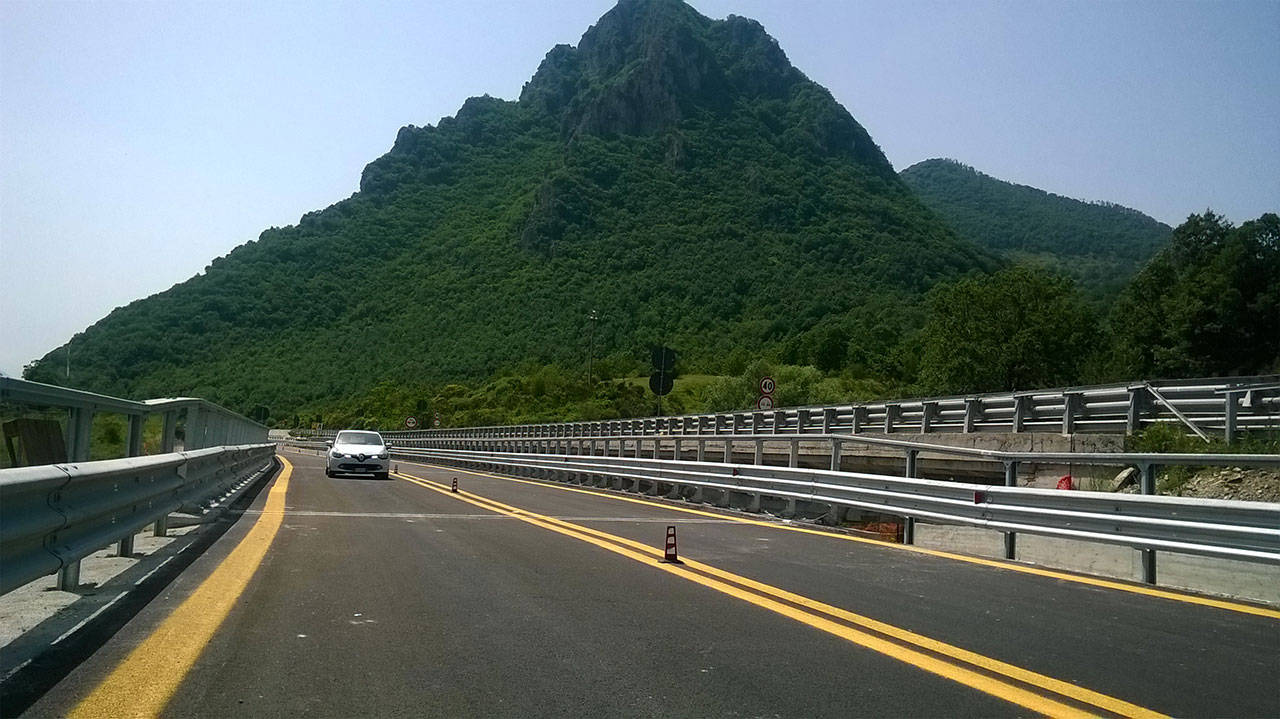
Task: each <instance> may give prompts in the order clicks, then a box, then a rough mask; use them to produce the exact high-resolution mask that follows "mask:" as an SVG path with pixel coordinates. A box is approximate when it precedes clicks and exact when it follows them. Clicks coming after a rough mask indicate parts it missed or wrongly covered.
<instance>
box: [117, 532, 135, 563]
mask: <svg viewBox="0 0 1280 719" xmlns="http://www.w3.org/2000/svg"><path fill="white" fill-rule="evenodd" d="M116 555H117V556H121V557H132V556H133V535H132V534H130V535H129V536H127V537H125V538H123V539H121V540H120V543H119V545H118V546H117V549H116Z"/></svg>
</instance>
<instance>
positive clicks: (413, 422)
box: [404, 417, 418, 429]
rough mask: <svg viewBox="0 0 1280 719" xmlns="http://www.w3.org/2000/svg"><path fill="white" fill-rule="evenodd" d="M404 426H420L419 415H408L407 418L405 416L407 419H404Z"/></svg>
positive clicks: (411, 427)
mask: <svg viewBox="0 0 1280 719" xmlns="http://www.w3.org/2000/svg"><path fill="white" fill-rule="evenodd" d="M404 426H406V427H408V428H409V429H413V428H415V427H417V426H418V418H417V417H406V418H405V420H404Z"/></svg>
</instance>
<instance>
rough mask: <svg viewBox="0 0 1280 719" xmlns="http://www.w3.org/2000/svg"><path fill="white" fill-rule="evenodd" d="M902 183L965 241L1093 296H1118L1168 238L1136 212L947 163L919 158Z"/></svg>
mask: <svg viewBox="0 0 1280 719" xmlns="http://www.w3.org/2000/svg"><path fill="white" fill-rule="evenodd" d="M901 177H902V179H903V181H904V182H906V183H907V185H909V186H910V187H911V189H913V190H915V191H916V194H918V195H919V196H920V199H921V200H923V201H924V203H925V204H926V205H928V206H929V208H930V209H932V210H933V211H934V212H937V213H938V214H939V215H941V216H942V217H943V219H945V220H946V221H947V223H948V224H950V225H951V227H953V228H954V229H955V230H956V232H958V233H960V235H961V236H962V237H964V238H965V239H968V240H970V241H972V242H974V243H976V244H977V245H979V246H982V247H986V248H989V249H991V250H993V251H994V252H997V253H999V254H1000V255H1001V256H1003V257H1005V258H1007V259H1010V260H1012V261H1032V262H1036V263H1040V264H1045V265H1048V266H1049V267H1050V268H1051V269H1055V270H1058V271H1060V272H1064V273H1066V274H1068V275H1070V276H1072V277H1073V278H1074V279H1075V280H1076V281H1077V282H1078V283H1079V284H1080V286H1081V287H1082V288H1084V289H1086V290H1091V291H1093V292H1094V293H1096V294H1102V295H1107V296H1111V295H1114V294H1115V293H1116V292H1117V291H1119V290H1120V288H1121V287H1123V286H1124V283H1125V282H1127V281H1128V280H1129V279H1130V278H1131V277H1132V276H1133V275H1135V274H1137V272H1138V270H1140V269H1141V268H1142V266H1143V264H1144V263H1145V262H1146V261H1147V260H1148V259H1150V258H1151V257H1152V255H1154V254H1155V253H1156V251H1158V250H1159V249H1160V248H1161V247H1163V246H1165V245H1166V244H1168V242H1169V235H1170V233H1171V232H1172V229H1171V228H1170V227H1169V226H1168V225H1166V224H1164V223H1162V222H1159V221H1157V220H1155V219H1153V218H1151V217H1148V216H1146V215H1144V214H1142V213H1141V212H1138V211H1137V210H1131V209H1129V208H1127V207H1121V206H1120V205H1115V204H1111V203H1107V202H1082V201H1080V200H1073V199H1071V198H1069V197H1063V196H1061V195H1055V194H1052V193H1049V192H1045V191H1044V190H1038V189H1036V188H1034V187H1028V186H1026V185H1015V184H1013V183H1011V182H1005V181H1003V180H997V179H996V178H994V177H991V176H989V175H985V174H983V173H981V172H978V171H977V170H975V169H973V168H972V167H969V166H968V165H964V164H961V163H959V162H956V161H954V160H925V161H924V162H920V163H917V164H915V165H912V166H911V167H908V168H907V169H905V170H903V171H902V172H901Z"/></svg>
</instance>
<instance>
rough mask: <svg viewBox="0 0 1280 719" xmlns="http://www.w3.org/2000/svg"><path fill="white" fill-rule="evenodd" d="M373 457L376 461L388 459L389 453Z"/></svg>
mask: <svg viewBox="0 0 1280 719" xmlns="http://www.w3.org/2000/svg"><path fill="white" fill-rule="evenodd" d="M373 456H374V458H375V459H386V458H387V453H386V452H383V453H382V454H375V455H373Z"/></svg>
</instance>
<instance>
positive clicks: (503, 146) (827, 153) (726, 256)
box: [27, 0, 998, 419]
mask: <svg viewBox="0 0 1280 719" xmlns="http://www.w3.org/2000/svg"><path fill="white" fill-rule="evenodd" d="M228 211H232V209H231V208H228ZM997 264H998V260H996V259H995V257H994V255H992V254H990V253H988V252H986V251H984V250H981V249H979V248H977V247H975V246H974V245H973V244H972V243H970V242H968V241H966V240H963V239H960V238H958V237H956V236H955V235H954V234H953V233H952V231H951V230H950V229H948V227H947V226H946V225H945V224H944V223H943V222H942V221H940V220H939V219H938V217H937V216H936V215H934V214H933V213H932V212H931V211H929V210H928V209H927V208H926V207H924V205H922V204H921V203H920V201H919V200H918V199H917V198H916V196H915V195H914V194H913V193H912V192H911V190H910V189H909V188H908V187H907V186H906V185H905V184H904V183H903V182H902V180H901V179H899V177H898V176H897V174H896V173H895V172H894V170H893V168H892V166H891V165H890V164H889V162H888V161H887V160H886V159H885V157H884V155H883V154H882V153H881V151H880V149H879V148H878V147H877V146H876V145H875V143H874V142H873V141H872V139H871V137H870V136H869V135H868V134H867V132H866V131H865V130H864V129H863V128H862V126H861V125H859V124H858V122H857V121H856V120H854V118H853V117H851V116H850V115H849V113H848V112H847V111H845V109H844V108H843V107H841V106H840V105H839V104H838V103H836V101H835V100H834V99H833V98H832V97H831V95H830V93H828V92H827V91H826V90H825V89H824V88H822V87H820V86H819V85H817V84H815V83H813V82H811V81H810V80H808V79H807V78H806V77H805V76H804V75H803V74H802V73H801V72H800V71H798V70H797V69H795V68H794V67H792V65H791V64H790V63H789V62H788V60H787V58H786V56H785V54H784V53H783V51H782V50H781V48H779V47H778V45H777V43H776V42H775V41H774V40H773V39H772V38H770V37H769V36H768V35H767V34H766V33H765V31H764V29H763V28H762V27H761V26H760V25H759V24H757V23H756V22H754V21H752V20H748V19H745V18H741V17H734V16H730V17H729V18H728V19H726V20H722V21H713V20H709V19H707V18H705V17H703V16H701V15H699V14H698V13H697V12H696V11H694V10H693V9H692V8H690V7H689V6H687V5H685V4H684V3H682V2H679V1H678V0H623V2H621V3H619V4H618V6H617V7H615V8H614V9H612V10H610V11H609V12H608V13H607V14H606V15H605V16H603V17H602V18H601V19H600V20H599V21H598V23H597V24H596V25H594V26H593V27H592V28H590V29H589V30H588V31H587V32H586V34H584V35H583V36H582V38H581V40H580V41H579V43H578V45H577V46H576V47H571V46H568V45H560V46H557V47H555V48H554V49H552V50H551V52H549V53H548V54H547V56H546V59H545V60H544V61H543V62H542V64H541V66H540V67H539V68H538V70H537V72H536V74H535V75H534V76H533V78H532V79H531V80H530V82H529V83H527V84H526V86H525V88H524V90H523V92H522V93H521V96H520V98H519V99H518V100H516V101H507V100H500V99H496V98H491V97H479V98H472V99H470V100H468V101H467V102H466V103H465V104H464V105H463V106H462V108H461V109H460V110H459V111H458V113H457V114H456V116H454V117H449V118H444V119H443V120H441V121H440V122H439V123H437V124H436V125H435V126H426V127H415V126H408V127H405V128H403V129H401V130H400V132H399V134H398V135H397V137H396V138H395V143H394V145H393V146H392V148H391V150H390V152H388V153H387V154H386V155H384V156H383V157H381V158H379V159H377V160H375V161H374V162H372V163H371V164H370V165H369V166H368V167H367V168H366V169H365V171H364V174H363V177H362V178H361V182H360V191H359V192H358V193H356V194H355V195H353V196H352V197H350V198H348V199H346V200H343V201H341V202H338V203H337V204H334V205H333V206H331V207H329V208H327V209H325V210H322V211H319V212H314V213H310V214H308V215H306V216H304V217H303V218H302V219H301V221H300V222H299V223H298V224H297V225H295V226H290V227H284V228H272V229H269V230H267V231H265V232H263V233H262V235H261V237H260V238H259V239H258V240H257V241H255V242H251V243H248V244H246V245H244V246H241V247H239V248H237V249H236V250H234V251H233V252H231V253H230V254H229V255H227V256H226V257H222V258H219V259H217V260H215V261H213V262H212V263H211V264H210V265H209V267H208V268H206V270H205V272H203V273H201V274H200V275H198V276H196V277H193V278H192V279H190V280H188V281H186V282H184V283H182V284H179V285H177V286H175V287H173V288H171V289H169V290H167V291H165V292H162V293H160V294H157V295H155V296H152V297H149V298H146V299H143V300H139V301H137V302H134V303H132V304H130V305H128V306H126V307H123V308H120V309H117V310H116V311H114V312H112V313H111V314H110V315H109V316H108V317H106V318H105V319H103V320H102V321H100V322H98V323H97V324H95V325H93V326H92V327H90V328H88V329H87V330H86V331H84V332H83V333H81V334H79V335H77V336H76V337H74V338H73V339H72V341H71V342H72V346H73V350H72V351H73V353H74V356H75V365H76V378H75V379H76V382H75V383H76V384H77V385H78V386H82V387H85V388H89V389H93V390H98V391H103V392H109V393H112V394H117V395H123V396H130V397H154V396H162V395H194V396H202V397H208V398H211V399H213V400H215V401H218V402H221V403H224V404H226V405H228V406H230V407H233V408H236V409H240V410H243V411H250V410H252V409H254V408H257V407H258V406H259V405H263V406H265V408H266V409H267V410H268V412H269V414H270V416H272V417H274V418H276V419H283V418H287V417H289V416H290V415H291V414H292V413H294V412H296V410H297V409H298V408H300V407H309V406H310V407H314V406H321V405H325V404H332V403H335V402H337V401H339V400H340V399H341V398H346V397H351V396H355V395H359V394H361V393H364V392H367V391H369V390H370V389H371V388H372V387H374V386H375V385H377V384H378V383H391V384H393V385H396V384H400V385H403V384H406V383H418V384H422V385H424V386H432V387H437V388H438V387H441V386H443V385H445V384H447V383H449V382H466V383H475V382H479V381H481V380H484V379H485V378H488V377H491V376H493V375H494V373H495V372H498V371H499V370H503V369H506V370H507V371H510V368H511V367H513V366H516V365H517V364H519V363H526V364H528V363H532V364H533V365H534V366H542V365H546V364H553V363H554V364H560V365H564V366H573V367H580V366H581V365H582V364H583V363H584V361H585V359H586V357H587V353H588V351H589V346H592V345H593V346H594V349H595V355H596V356H597V357H598V358H600V360H601V362H602V363H603V364H604V365H606V366H607V365H609V363H612V364H613V365H614V366H619V367H622V366H626V367H629V366H631V365H633V364H634V363H635V360H636V358H642V357H644V356H645V352H646V350H647V348H648V346H649V345H650V344H652V343H654V342H658V341H663V342H666V343H667V344H669V345H671V346H673V347H677V348H679V350H680V352H681V364H682V368H683V370H684V371H686V372H690V371H698V370H702V371H707V372H725V371H730V370H732V369H733V368H735V367H740V366H742V365H744V364H745V362H746V360H748V359H750V358H753V357H759V356H772V357H777V358H779V359H780V360H782V361H787V362H791V363H795V364H799V365H814V366H816V367H819V368H821V369H823V370H825V371H835V370H839V369H840V368H842V367H845V366H848V365H858V366H866V367H868V368H871V369H873V370H875V371H890V370H892V368H889V369H886V367H888V366H889V365H893V364H894V363H895V362H898V361H899V359H898V356H897V355H895V353H894V349H895V348H896V347H897V346H898V345H899V344H900V343H901V342H902V341H903V338H904V337H906V336H907V335H909V334H910V333H911V332H912V331H913V328H915V327H918V326H919V324H920V322H921V321H922V318H921V315H920V309H919V306H920V299H921V297H922V296H923V294H924V293H925V292H926V291H927V290H928V289H929V288H931V287H932V286H933V285H935V284H936V283H937V282H939V281H942V280H947V279H952V278H956V277H958V276H960V275H961V274H963V273H966V272H971V271H975V270H988V269H992V268H994V267H996V265H997ZM591 310H596V311H597V312H598V314H599V317H600V320H599V321H598V322H597V323H595V326H594V328H589V327H588V320H587V317H588V314H589V312H590V311H591ZM63 352H64V350H63V349H57V350H54V351H53V352H51V353H50V354H49V355H46V357H45V358H43V359H42V360H40V361H38V362H36V363H35V364H34V365H33V366H32V367H30V368H29V369H28V372H27V376H29V377H31V378H34V379H39V380H44V381H57V372H56V368H57V367H58V366H60V365H59V362H60V361H61V358H62V357H63ZM893 371H897V370H893ZM905 371H908V370H904V372H905ZM574 372H575V374H576V372H577V370H574ZM900 373H901V372H899V374H900ZM618 411H621V410H618Z"/></svg>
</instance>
